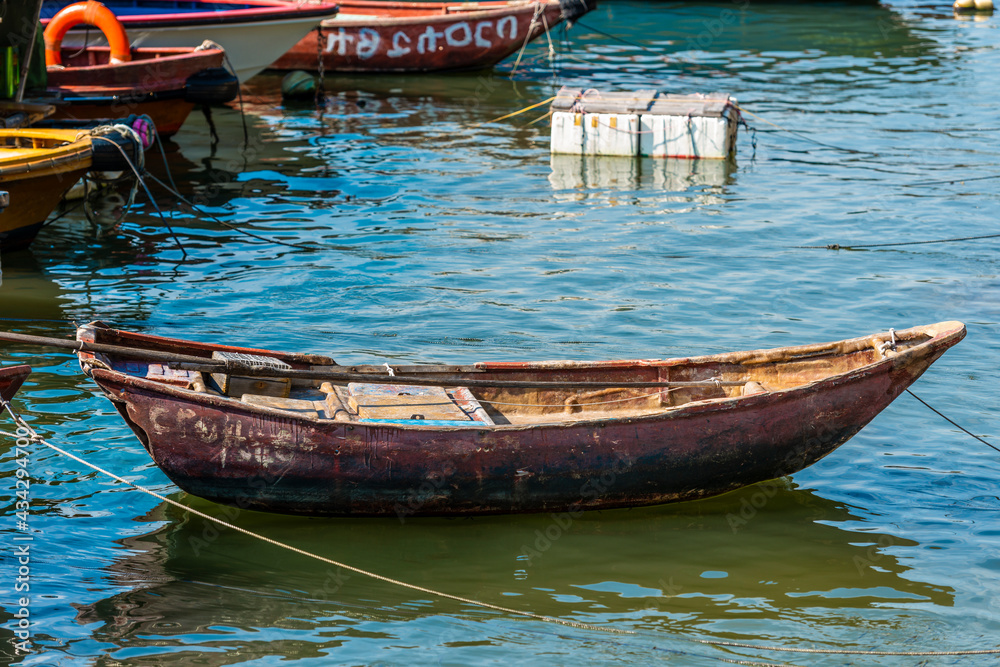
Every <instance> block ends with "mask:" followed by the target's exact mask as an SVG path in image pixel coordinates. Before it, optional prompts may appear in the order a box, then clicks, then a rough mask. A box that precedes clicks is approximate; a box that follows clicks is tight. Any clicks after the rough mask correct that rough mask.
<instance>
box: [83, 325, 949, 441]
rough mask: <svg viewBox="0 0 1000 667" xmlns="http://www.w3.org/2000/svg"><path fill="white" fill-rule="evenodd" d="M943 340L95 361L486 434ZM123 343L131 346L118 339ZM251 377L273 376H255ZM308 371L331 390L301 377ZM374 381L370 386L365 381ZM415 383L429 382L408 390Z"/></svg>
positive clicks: (777, 378)
mask: <svg viewBox="0 0 1000 667" xmlns="http://www.w3.org/2000/svg"><path fill="white" fill-rule="evenodd" d="M937 326H941V325H937ZM98 331H101V330H98ZM104 331H113V330H104ZM116 333H120V332H116ZM937 333H938V331H937V330H936V329H935V328H934V327H933V326H932V327H922V328H918V329H910V330H907V331H905V332H890V333H884V334H876V335H872V336H868V337H864V338H856V339H852V340H847V341H840V342H836V343H827V344H820V345H809V346H799V347H786V348H777V349H772V350H758V351H752V352H733V353H727V354H720V355H713V356H704V357H692V358H684V359H668V360H651V361H613V362H577V361H559V362H524V363H504V362H486V363H478V364H474V365H469V366H431V365H413V366H394V367H391V372H392V375H390V373H389V370H388V369H387V366H388V365H387V364H385V365H382V366H342V365H339V364H336V363H335V362H334V361H333V360H332V359H329V360H328V363H326V362H324V363H320V364H316V363H309V364H305V363H303V359H304V358H305V359H308V360H309V361H311V362H315V361H316V358H315V357H313V356H312V355H292V354H284V353H273V356H270V355H268V354H261V352H264V351H261V350H248V349H246V348H219V347H215V348H212V347H211V346H201V349H192V348H190V347H189V348H178V349H177V352H183V353H185V354H188V355H191V354H198V355H204V356H205V357H206V358H208V357H211V359H213V360H214V363H216V364H218V363H220V362H226V361H229V360H232V361H238V362H239V366H238V368H236V367H234V368H236V370H234V371H233V372H231V373H230V372H211V371H210V370H205V371H202V370H178V369H176V368H174V367H173V366H171V365H170V364H169V363H150V362H146V361H133V360H129V359H122V358H116V357H114V356H109V355H105V354H100V353H95V358H96V360H97V362H98V365H101V366H105V367H106V368H108V369H110V370H113V371H117V372H120V373H124V374H126V375H130V376H133V377H139V378H143V379H145V380H150V381H153V382H157V383H162V384H167V385H172V386H174V387H178V388H184V389H188V390H191V391H194V392H198V393H201V394H206V395H211V396H220V397H227V398H230V399H235V400H238V401H241V402H242V403H244V404H246V405H249V406H255V407H256V408H261V409H277V410H281V411H284V412H292V413H296V414H298V415H301V416H303V417H306V418H309V419H316V420H333V421H346V422H363V423H391V424H394V425H407V426H435V427H473V428H484V427H489V426H494V425H518V424H525V425H531V424H539V423H551V422H572V421H580V420H600V419H622V418H633V417H641V416H647V415H655V414H661V413H663V412H665V411H669V410H671V409H676V408H678V407H680V406H685V405H688V404H691V403H692V402H696V401H713V400H724V399H732V398H738V397H742V396H753V395H758V394H767V393H770V392H778V391H784V390H788V389H794V388H796V387H801V386H803V385H806V384H809V383H812V382H815V381H818V380H823V379H826V378H829V377H831V376H836V375H841V374H844V373H848V372H852V371H856V370H858V369H860V368H863V367H865V366H868V365H870V364H874V363H876V362H879V361H881V360H883V359H887V358H890V357H894V356H896V355H899V354H902V353H904V352H906V351H907V350H909V349H912V348H914V347H916V346H919V345H921V344H924V343H926V342H927V341H929V340H931V339H932V338H934V337H935V335H937ZM150 338H151V337H150ZM98 340H99V341H100V340H101V338H98ZM158 340H169V339H158ZM114 342H117V343H118V344H120V343H122V342H124V341H123V340H122V339H121V337H120V336H119V337H116V338H115V339H114ZM199 345H201V344H199ZM160 349H161V351H162V350H163V348H162V347H161V348H160ZM248 368H249V369H253V368H266V369H268V370H267V372H265V373H263V374H262V375H258V374H256V373H254V372H253V370H250V371H248V370H247V369H248ZM283 369H287V370H288V373H289V376H288V377H283ZM301 371H310V372H311V374H316V375H322V374H329V375H330V379H323V378H322V377H319V378H311V379H306V378H302V377H294V374H295V373H296V372H301ZM348 374H349V375H350V378H349V379H345V378H344V376H345V375H348ZM369 375H370V376H371V380H370V381H369V380H367V378H366V377H364V376H369ZM338 376H339V377H338ZM413 378H419V379H420V380H422V382H420V384H419V385H416V384H407V379H409V380H410V381H411V382H412V381H413ZM359 380H361V381H359ZM494 382H495V383H497V384H496V385H492V386H491V384H490V383H494ZM425 383H426V384H425ZM501 383H505V384H502V385H501ZM637 383H644V384H645V386H642V385H641V384H638V385H637ZM630 384H631V385H633V386H629V385H630ZM651 384H652V386H650V385H651Z"/></svg>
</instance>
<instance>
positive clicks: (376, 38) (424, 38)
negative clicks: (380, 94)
mask: <svg viewBox="0 0 1000 667" xmlns="http://www.w3.org/2000/svg"><path fill="white" fill-rule="evenodd" d="M337 5H339V6H340V14H339V15H338V16H337V17H336V18H333V19H328V20H326V21H324V22H323V24H322V29H321V30H320V31H313V32H310V33H309V34H308V35H306V36H305V37H303V38H302V40H301V41H300V42H299V43H298V44H296V45H295V46H294V47H293V48H292V49H291V50H290V51H288V53H286V54H285V55H283V56H282V57H281V58H279V59H278V60H277V61H275V62H274V64H272V65H271V67H272V69H278V70H298V69H305V70H316V69H318V67H319V58H320V55H319V54H322V58H323V69H324V70H325V71H328V72H330V71H339V72H433V71H440V70H463V69H482V68H485V67H492V66H493V65H495V64H496V63H498V62H500V61H501V60H503V59H504V58H506V57H507V56H509V55H511V54H512V53H514V52H515V51H517V50H518V49H520V48H521V47H522V46H523V45H524V44H525V43H526V42H530V41H531V40H533V39H535V38H536V37H539V36H540V35H542V34H544V33H545V31H547V30H551V29H552V28H554V27H555V26H556V25H558V24H559V23H561V22H563V21H567V22H571V21H573V20H574V19H576V18H577V17H579V16H582V15H583V14H586V13H587V12H588V11H590V10H591V9H593V8H594V6H595V5H596V0H507V1H504V0H500V1H487V2H451V3H449V2H385V1H383V0H345V1H343V2H340V1H338V2H337Z"/></svg>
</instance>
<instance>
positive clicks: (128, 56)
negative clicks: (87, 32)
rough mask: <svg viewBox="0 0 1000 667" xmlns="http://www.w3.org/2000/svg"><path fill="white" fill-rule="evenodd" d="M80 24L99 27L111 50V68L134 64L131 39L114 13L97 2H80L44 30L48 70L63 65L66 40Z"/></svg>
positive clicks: (89, 0)
mask: <svg viewBox="0 0 1000 667" xmlns="http://www.w3.org/2000/svg"><path fill="white" fill-rule="evenodd" d="M81 24H86V25H92V26H97V27H98V28H100V30H101V32H103V33H104V37H105V39H107V40H108V45H109V46H110V47H111V64H112V65H114V64H116V63H127V62H129V61H130V60H132V51H131V50H130V49H129V43H128V35H127V34H125V28H124V26H122V24H121V21H119V20H118V17H117V16H115V14H114V12H112V11H111V10H110V9H108V8H107V7H105V6H104V5H102V4H101V3H99V2H95V0H87V1H86V2H77V3H75V4H72V5H69V6H68V7H65V8H64V9H62V10H60V11H59V13H58V14H56V15H55V16H53V17H52V20H51V21H49V25H48V26H46V28H45V66H46V67H52V66H53V65H62V54H61V53H60V49H61V48H62V41H63V37H65V36H66V33H67V32H68V31H69V29H70V28H72V27H74V26H78V25H81Z"/></svg>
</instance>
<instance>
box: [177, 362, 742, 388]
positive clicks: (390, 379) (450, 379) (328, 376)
mask: <svg viewBox="0 0 1000 667" xmlns="http://www.w3.org/2000/svg"><path fill="white" fill-rule="evenodd" d="M176 368H177V369H179V370H188V371H204V372H209V373H211V372H216V373H217V372H219V369H218V367H210V366H206V365H204V364H198V363H186V362H184V363H179V364H177V366H176ZM225 371H226V373H228V374H230V375H240V376H245V377H261V378H289V379H291V380H326V381H329V382H372V381H373V380H381V381H382V382H384V383H386V384H410V385H419V386H430V387H441V386H445V385H447V386H449V387H487V388H491V387H492V388H497V389H500V388H511V389H600V388H602V387H635V388H658V387H677V388H681V387H742V386H743V385H745V384H746V382H731V381H728V380H726V381H723V380H718V381H716V380H702V381H694V382H676V381H675V382H632V381H621V380H608V381H606V382H591V381H574V380H567V381H565V382H561V381H557V382H552V381H544V380H478V379H475V378H470V377H467V376H454V375H437V376H435V377H426V376H422V377H421V376H414V375H388V374H385V375H375V374H372V373H338V372H336V371H333V372H331V371H324V370H316V369H312V370H296V369H287V368H285V369H281V368H269V367H265V366H248V365H246V364H242V363H240V362H238V361H232V362H228V363H227V366H226V369H225Z"/></svg>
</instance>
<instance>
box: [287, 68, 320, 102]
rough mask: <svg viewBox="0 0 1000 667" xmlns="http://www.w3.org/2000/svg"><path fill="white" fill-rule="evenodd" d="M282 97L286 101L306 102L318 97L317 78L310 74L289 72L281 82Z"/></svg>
mask: <svg viewBox="0 0 1000 667" xmlns="http://www.w3.org/2000/svg"><path fill="white" fill-rule="evenodd" d="M281 97H282V98H284V99H286V100H305V99H310V98H314V97H316V77H314V76H313V75H312V74H310V73H309V72H303V71H301V70H296V71H294V72H289V73H288V74H286V75H285V78H284V79H282V80H281Z"/></svg>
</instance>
